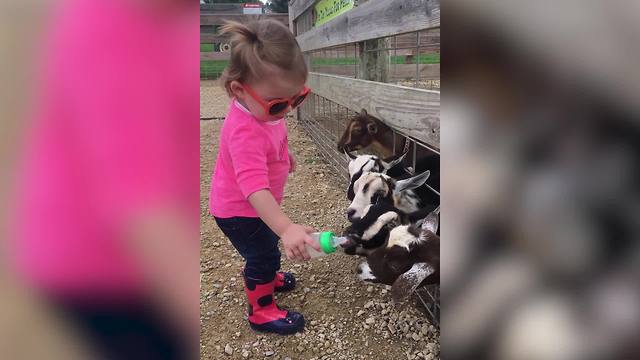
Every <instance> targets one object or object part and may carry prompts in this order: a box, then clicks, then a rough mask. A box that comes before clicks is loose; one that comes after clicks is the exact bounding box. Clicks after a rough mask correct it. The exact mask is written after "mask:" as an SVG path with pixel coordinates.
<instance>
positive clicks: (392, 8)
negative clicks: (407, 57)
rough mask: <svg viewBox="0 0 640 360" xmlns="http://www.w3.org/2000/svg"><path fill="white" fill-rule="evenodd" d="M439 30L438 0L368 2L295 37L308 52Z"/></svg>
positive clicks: (382, 0)
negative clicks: (392, 36)
mask: <svg viewBox="0 0 640 360" xmlns="http://www.w3.org/2000/svg"><path fill="white" fill-rule="evenodd" d="M436 27H440V0H404V1H388V0H369V1H367V2H366V3H364V4H362V5H359V6H358V7H356V8H354V9H353V10H350V11H348V12H346V13H344V14H342V15H340V16H338V17H336V18H335V19H333V20H331V21H329V22H328V23H326V24H323V25H320V26H318V27H316V28H314V29H311V30H309V31H307V32H305V33H304V34H301V35H299V36H298V37H297V40H298V43H299V44H300V47H301V48H302V51H311V50H317V49H322V48H326V47H329V46H335V45H340V44H348V43H353V42H358V41H364V40H370V39H375V38H380V37H385V36H391V35H396V34H402V33H407V32H412V31H418V30H424V29H429V28H436Z"/></svg>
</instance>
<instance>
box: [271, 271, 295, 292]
mask: <svg viewBox="0 0 640 360" xmlns="http://www.w3.org/2000/svg"><path fill="white" fill-rule="evenodd" d="M295 287H296V278H295V277H294V276H293V274H292V273H290V272H281V271H280V272H278V273H277V274H276V288H275V290H276V292H286V291H291V290H293V289H294V288H295Z"/></svg>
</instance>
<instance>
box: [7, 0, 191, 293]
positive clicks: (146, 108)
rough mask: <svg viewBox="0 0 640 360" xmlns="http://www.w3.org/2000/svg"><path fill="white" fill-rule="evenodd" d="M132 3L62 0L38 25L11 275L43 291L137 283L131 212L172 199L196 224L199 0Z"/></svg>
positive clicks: (134, 287) (124, 288)
mask: <svg viewBox="0 0 640 360" xmlns="http://www.w3.org/2000/svg"><path fill="white" fill-rule="evenodd" d="M131 3H133V2H130V1H128V0H126V1H124V0H116V1H114V0H109V1H92V0H72V1H66V2H64V4H61V3H60V2H58V4H57V6H58V8H57V10H58V11H57V12H56V13H55V16H54V17H53V20H54V21H53V22H52V26H51V27H50V28H47V29H45V31H44V34H45V36H46V39H45V43H44V47H42V48H41V50H42V51H41V52H39V53H38V54H37V55H38V56H39V58H38V59H36V60H37V62H38V63H40V64H42V65H43V68H42V69H40V70H41V73H40V74H39V76H38V77H37V79H38V80H39V82H38V83H37V89H36V90H37V94H36V95H37V96H36V98H37V99H38V101H36V103H35V104H34V105H35V106H34V114H33V117H32V120H33V121H32V122H31V123H29V124H28V125H29V129H28V131H27V136H26V138H25V145H26V146H25V153H24V158H23V159H21V160H22V163H21V164H20V168H21V169H20V170H21V172H20V175H19V177H18V179H19V180H18V187H19V189H18V191H17V195H16V200H17V206H18V209H17V211H16V222H15V225H16V233H15V234H14V235H15V241H14V242H13V245H14V247H13V248H12V250H13V252H12V255H13V260H14V266H15V267H16V270H17V273H18V275H19V276H20V277H22V278H23V280H25V281H26V282H27V283H28V284H30V285H31V286H32V287H35V288H36V289H38V290H41V291H45V292H52V293H55V294H61V295H71V296H76V295H77V296H85V295H92V296H100V295H102V294H104V295H107V296H108V295H115V296H117V295H130V294H134V293H139V292H140V291H141V289H142V287H143V285H144V281H143V278H142V271H141V268H140V266H139V264H137V263H136V261H135V260H134V259H133V258H132V256H131V251H130V249H129V248H128V247H129V245H128V244H127V243H126V239H125V236H124V231H125V229H126V228H127V225H128V222H129V221H130V220H131V219H132V217H134V216H136V215H138V214H143V213H145V211H148V210H151V209H153V208H160V207H162V208H167V207H169V208H172V209H174V210H177V211H179V212H181V214H183V215H186V216H187V217H188V218H189V220H193V225H194V226H198V215H199V211H198V209H199V145H198V141H199V90H198V84H199V51H198V47H199V27H198V25H197V24H198V11H197V7H195V6H197V5H194V7H192V8H188V7H187V8H185V7H184V6H182V7H180V8H176V9H172V10H171V11H165V12H161V13H150V12H149V11H147V10H145V9H142V8H137V7H136V8H134V7H133V6H132V5H131ZM183 10H184V11H183ZM185 241H189V239H185Z"/></svg>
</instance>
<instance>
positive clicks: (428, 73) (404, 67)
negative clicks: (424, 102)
mask: <svg viewBox="0 0 640 360" xmlns="http://www.w3.org/2000/svg"><path fill="white" fill-rule="evenodd" d="M354 66H355V65H314V66H313V71H315V72H317V73H326V74H332V75H342V76H351V77H353V76H354V74H355V71H356V70H355V68H354ZM419 70H420V80H438V79H440V64H421V65H420V67H419ZM388 76H389V79H391V80H402V79H415V78H416V66H415V65H413V64H397V65H393V64H392V65H390V66H389V72H388Z"/></svg>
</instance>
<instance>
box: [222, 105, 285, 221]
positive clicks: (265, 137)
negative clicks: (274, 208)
mask: <svg viewBox="0 0 640 360" xmlns="http://www.w3.org/2000/svg"><path fill="white" fill-rule="evenodd" d="M289 166H290V163H289V146H288V142H287V127H286V123H285V121H284V119H280V120H277V121H271V122H264V121H259V120H257V119H256V118H255V117H254V116H253V115H251V113H250V112H249V111H248V110H247V109H246V108H244V107H243V106H242V105H241V104H239V103H238V102H237V100H235V99H234V100H232V101H231V104H230V106H229V112H228V114H227V117H226V118H225V120H224V124H223V125H222V130H221V132H220V143H219V150H218V159H217V160H216V167H215V169H214V172H213V180H212V184H211V193H210V197H209V207H210V209H211V213H212V214H213V215H214V216H216V217H219V218H229V217H234V216H244V217H258V214H257V213H256V211H255V209H254V208H253V207H252V206H251V203H249V201H248V198H249V195H251V194H253V193H254V192H256V191H258V190H263V189H268V190H270V191H271V194H273V196H274V198H275V199H276V201H277V202H278V204H280V203H281V202H282V196H283V193H284V187H285V184H286V182H287V177H288V174H289Z"/></svg>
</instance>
